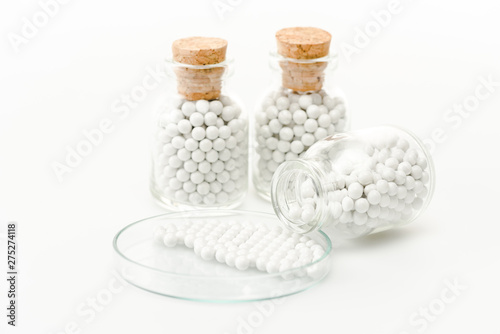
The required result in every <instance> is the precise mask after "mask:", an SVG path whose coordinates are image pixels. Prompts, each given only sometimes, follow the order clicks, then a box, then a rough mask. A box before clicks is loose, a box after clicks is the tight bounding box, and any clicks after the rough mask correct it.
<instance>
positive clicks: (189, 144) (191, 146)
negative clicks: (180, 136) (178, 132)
mask: <svg viewBox="0 0 500 334" xmlns="http://www.w3.org/2000/svg"><path fill="white" fill-rule="evenodd" d="M184 148H185V149H186V150H188V151H190V152H193V151H194V150H196V149H197V148H198V141H197V140H195V139H193V138H188V139H186V141H185V143H184Z"/></svg>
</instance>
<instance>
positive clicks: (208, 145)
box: [200, 138, 213, 152]
mask: <svg viewBox="0 0 500 334" xmlns="http://www.w3.org/2000/svg"><path fill="white" fill-rule="evenodd" d="M212 147H213V142H212V141H211V140H209V139H206V138H205V139H203V140H202V141H200V150H201V151H203V152H208V151H210V150H211V149H212Z"/></svg>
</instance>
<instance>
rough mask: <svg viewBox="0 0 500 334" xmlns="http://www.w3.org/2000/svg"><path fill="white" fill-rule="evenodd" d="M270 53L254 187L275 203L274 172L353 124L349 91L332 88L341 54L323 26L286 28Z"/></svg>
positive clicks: (258, 116)
mask: <svg viewBox="0 0 500 334" xmlns="http://www.w3.org/2000/svg"><path fill="white" fill-rule="evenodd" d="M276 39H277V46H278V49H277V53H271V55H270V67H271V69H272V71H273V78H274V79H273V83H272V85H271V87H270V89H269V91H268V93H266V94H265V97H264V98H263V100H262V102H261V103H260V104H258V106H257V110H256V111H255V117H254V125H253V127H252V128H253V130H252V131H253V133H252V138H253V140H254V147H255V150H254V154H253V173H252V174H253V183H254V185H255V188H256V189H257V192H258V193H259V194H260V195H261V196H262V197H264V198H266V199H270V191H271V179H272V176H273V173H274V172H275V171H276V169H277V168H278V166H279V165H280V164H281V163H282V162H283V161H289V160H294V159H297V158H300V157H302V156H303V155H304V152H305V151H306V150H307V149H308V148H309V147H310V146H311V145H313V144H314V143H315V142H317V141H318V140H320V139H322V138H324V137H326V136H329V135H333V134H335V133H338V132H343V131H345V130H346V129H347V128H348V126H349V122H348V115H347V114H346V106H345V99H344V97H343V93H342V92H341V91H340V90H339V89H338V88H336V87H335V86H334V85H332V82H331V77H332V72H333V70H334V69H335V67H336V65H337V56H336V55H335V54H330V52H329V49H330V41H331V35H330V34H329V33H328V32H326V31H324V30H321V29H318V28H301V27H297V28H285V29H282V30H280V31H278V32H277V33H276Z"/></svg>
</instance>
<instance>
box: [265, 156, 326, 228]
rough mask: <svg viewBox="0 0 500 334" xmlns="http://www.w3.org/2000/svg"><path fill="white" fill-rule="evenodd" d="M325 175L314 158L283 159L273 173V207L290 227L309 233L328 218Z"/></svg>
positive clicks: (282, 220) (319, 226)
mask: <svg viewBox="0 0 500 334" xmlns="http://www.w3.org/2000/svg"><path fill="white" fill-rule="evenodd" d="M325 181H326V176H325V173H324V172H323V170H322V169H321V167H320V166H319V165H318V164H317V163H316V162H315V161H312V160H307V159H299V160H293V161H285V162H283V163H282V164H281V165H280V166H279V168H278V169H277V170H276V172H275V173H274V176H273V179H272V184H271V199H272V203H273V208H274V211H275V212H276V215H277V216H278V218H279V219H280V220H281V222H282V223H283V224H284V225H285V226H286V227H287V228H288V229H290V230H292V231H294V232H298V233H302V234H304V233H308V232H312V231H315V230H318V229H320V228H321V227H322V226H323V224H324V223H325V222H327V221H328V201H327V198H328V196H327V189H326V185H327V184H326V182H325Z"/></svg>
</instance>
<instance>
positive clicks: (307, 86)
mask: <svg viewBox="0 0 500 334" xmlns="http://www.w3.org/2000/svg"><path fill="white" fill-rule="evenodd" d="M331 40H332V36H331V35H330V33H328V32H327V31H325V30H322V29H319V28H313V27H294V28H285V29H281V30H280V31H278V32H277V33H276V41H277V44H278V53H279V54H280V55H282V56H283V57H286V58H290V59H297V60H299V62H294V61H293V60H283V61H281V62H280V66H281V68H282V70H283V74H282V80H283V86H284V87H286V88H289V89H292V90H294V91H299V92H307V91H314V90H320V89H321V88H322V87H323V81H324V70H325V68H326V67H327V65H328V63H327V61H318V62H315V61H309V62H308V60H314V59H317V58H322V57H326V56H327V55H328V53H329V50H330V42H331ZM300 61H302V62H300Z"/></svg>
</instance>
